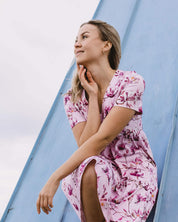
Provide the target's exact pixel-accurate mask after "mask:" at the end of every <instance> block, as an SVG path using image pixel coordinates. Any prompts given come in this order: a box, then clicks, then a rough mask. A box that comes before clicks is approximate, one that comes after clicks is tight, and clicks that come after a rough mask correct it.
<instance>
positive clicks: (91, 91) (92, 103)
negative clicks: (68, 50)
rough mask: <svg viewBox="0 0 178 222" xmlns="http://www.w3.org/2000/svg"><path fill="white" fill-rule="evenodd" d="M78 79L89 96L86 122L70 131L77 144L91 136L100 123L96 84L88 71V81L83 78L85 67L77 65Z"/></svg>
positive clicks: (79, 144)
mask: <svg viewBox="0 0 178 222" xmlns="http://www.w3.org/2000/svg"><path fill="white" fill-rule="evenodd" d="M77 70H78V75H79V79H80V81H81V84H82V86H83V87H84V89H85V90H86V91H87V93H88V96H89V106H88V116H87V121H86V122H81V123H79V124H77V125H76V126H74V127H73V129H72V131H73V134H74V137H75V139H76V141H77V144H78V146H81V145H82V144H83V143H84V142H85V141H86V140H88V139H89V138H90V137H91V136H93V135H94V134H95V133H96V132H97V131H98V129H99V126H100V124H101V119H100V111H99V105H98V86H97V84H96V83H95V82H94V80H93V78H92V75H91V73H90V72H87V78H88V81H87V80H86V78H85V69H84V67H83V66H81V67H79V65H77Z"/></svg>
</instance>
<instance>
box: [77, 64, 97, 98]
mask: <svg viewBox="0 0 178 222" xmlns="http://www.w3.org/2000/svg"><path fill="white" fill-rule="evenodd" d="M85 72H86V68H85V67H84V66H83V65H81V66H80V65H79V64H77V73H78V77H79V79H80V82H81V85H82V87H83V88H84V89H85V90H86V91H87V93H88V95H89V96H90V95H95V96H97V95H98V85H97V83H96V82H95V81H94V79H93V77H92V74H91V73H90V72H89V71H87V72H86V75H87V79H88V80H87V79H86V77H85Z"/></svg>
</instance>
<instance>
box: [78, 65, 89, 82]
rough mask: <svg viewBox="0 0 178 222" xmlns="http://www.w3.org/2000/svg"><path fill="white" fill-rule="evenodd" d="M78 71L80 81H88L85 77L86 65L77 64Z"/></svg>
mask: <svg viewBox="0 0 178 222" xmlns="http://www.w3.org/2000/svg"><path fill="white" fill-rule="evenodd" d="M77 72H78V76H79V79H80V82H81V84H82V85H83V84H84V83H86V82H87V80H86V78H85V72H86V68H84V66H81V67H80V66H79V65H77Z"/></svg>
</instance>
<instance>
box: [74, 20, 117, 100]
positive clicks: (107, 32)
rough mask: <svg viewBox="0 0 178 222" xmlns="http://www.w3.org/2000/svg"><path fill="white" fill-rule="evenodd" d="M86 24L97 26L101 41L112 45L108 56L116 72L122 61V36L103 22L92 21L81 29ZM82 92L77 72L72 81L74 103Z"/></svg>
mask: <svg viewBox="0 0 178 222" xmlns="http://www.w3.org/2000/svg"><path fill="white" fill-rule="evenodd" d="M86 24H91V25H95V26H96V27H97V28H98V31H99V35H100V38H101V40H102V41H109V42H111V43H112V47H111V49H110V52H109V54H108V61H109V64H110V67H111V68H112V69H115V70H116V69H117V68H118V66H119V63H120V59H121V43H120V36H119V34H118V32H117V31H116V29H115V28H114V27H113V26H111V25H109V24H107V23H106V22H103V21H101V20H90V21H88V22H86V23H83V24H82V25H81V26H80V27H82V26H83V25H86ZM82 91H83V87H82V85H81V83H80V80H79V77H78V74H77V72H75V74H74V76H73V79H72V90H71V91H70V94H71V100H72V102H74V103H76V102H77V101H78V99H80V98H81V95H82Z"/></svg>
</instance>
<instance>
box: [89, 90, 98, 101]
mask: <svg viewBox="0 0 178 222" xmlns="http://www.w3.org/2000/svg"><path fill="white" fill-rule="evenodd" d="M93 99H94V100H98V93H95V92H92V93H90V94H89V100H93Z"/></svg>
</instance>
